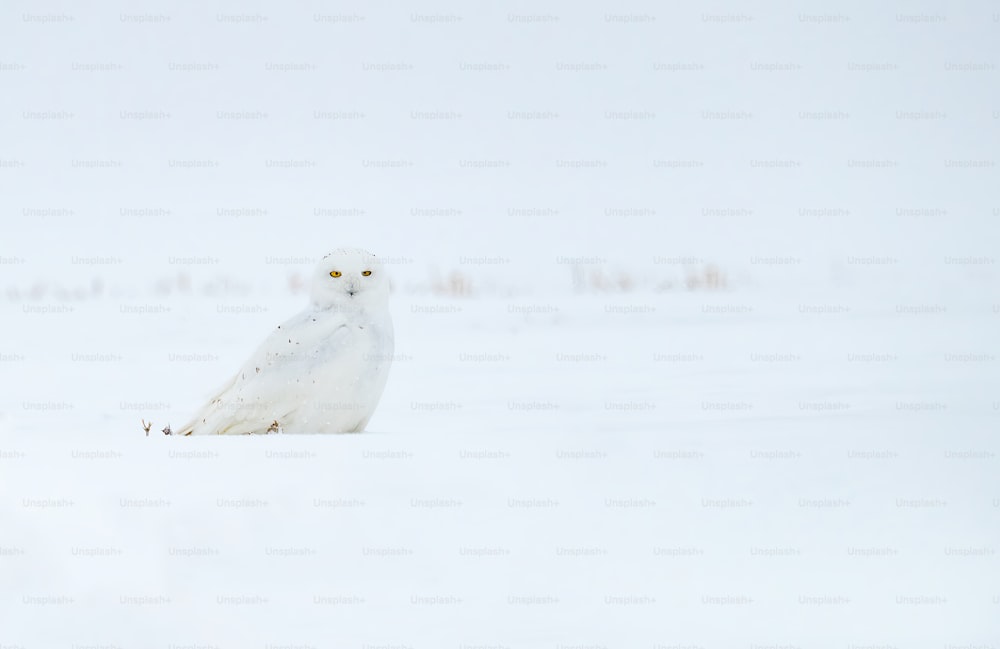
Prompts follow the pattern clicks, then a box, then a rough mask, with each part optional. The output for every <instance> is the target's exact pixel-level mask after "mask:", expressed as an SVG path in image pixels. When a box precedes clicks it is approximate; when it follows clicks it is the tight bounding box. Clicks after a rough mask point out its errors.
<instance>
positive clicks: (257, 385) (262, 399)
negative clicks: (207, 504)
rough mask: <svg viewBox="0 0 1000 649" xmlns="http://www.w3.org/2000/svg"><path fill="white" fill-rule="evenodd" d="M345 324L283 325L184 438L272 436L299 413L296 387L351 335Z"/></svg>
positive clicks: (304, 316)
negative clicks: (275, 427) (278, 424)
mask: <svg viewBox="0 0 1000 649" xmlns="http://www.w3.org/2000/svg"><path fill="white" fill-rule="evenodd" d="M346 332H347V329H346V325H345V319H344V318H343V317H342V316H338V315H336V314H323V315H322V316H320V315H317V314H316V313H315V312H312V311H305V312H303V313H300V314H299V315H297V316H295V317H293V318H291V319H290V320H288V321H286V322H284V323H282V324H281V325H279V326H278V327H277V328H276V329H275V330H274V331H272V332H271V334H270V335H269V336H268V337H267V338H266V339H265V340H264V342H263V343H261V345H260V346H259V347H258V348H257V351H255V352H254V353H253V355H252V356H251V357H250V358H249V360H247V362H246V363H245V364H244V366H243V367H242V369H240V371H239V372H237V373H236V375H235V376H234V377H233V378H232V379H230V380H229V381H228V382H227V383H226V384H225V385H224V386H223V387H222V388H221V389H220V390H219V392H218V393H217V394H216V395H215V396H214V397H212V399H210V400H209V402H208V403H207V404H205V406H204V407H203V408H202V409H201V411H200V412H199V413H198V414H197V415H196V416H195V418H194V419H193V420H192V421H191V422H190V423H188V424H187V425H186V426H184V427H183V428H181V429H180V430H179V431H178V432H177V433H176V434H178V435H192V434H194V435H224V434H232V435H239V434H248V433H265V432H268V428H269V426H270V424H271V423H272V422H274V421H277V422H280V421H281V420H282V419H283V418H284V417H285V416H286V415H287V414H288V413H289V412H290V411H291V409H293V408H295V407H297V399H296V383H297V380H298V379H299V378H300V377H302V376H304V375H306V374H307V373H308V370H309V367H310V366H312V365H314V364H316V363H317V362H329V353H330V350H335V349H337V347H338V344H339V341H340V339H341V338H342V337H344V336H345V335H346Z"/></svg>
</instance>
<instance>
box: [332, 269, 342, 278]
mask: <svg viewBox="0 0 1000 649" xmlns="http://www.w3.org/2000/svg"><path fill="white" fill-rule="evenodd" d="M330 277H340V271H339V270H331V271H330Z"/></svg>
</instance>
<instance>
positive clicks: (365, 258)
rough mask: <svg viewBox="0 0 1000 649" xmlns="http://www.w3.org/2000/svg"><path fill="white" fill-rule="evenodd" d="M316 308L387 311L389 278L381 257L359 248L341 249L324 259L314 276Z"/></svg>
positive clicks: (313, 290) (314, 302)
mask: <svg viewBox="0 0 1000 649" xmlns="http://www.w3.org/2000/svg"><path fill="white" fill-rule="evenodd" d="M312 281H313V284H312V302H313V305H314V306H315V307H316V308H319V309H329V308H344V309H363V308H385V307H386V305H387V304H388V302H389V278H388V277H386V276H385V272H384V271H383V269H382V264H381V263H379V260H378V257H376V256H375V255H373V254H372V253H370V252H368V251H367V250H362V249H360V248H338V249H336V250H334V251H333V252H331V253H330V254H328V255H327V256H326V257H323V261H321V262H320V263H319V265H318V266H317V267H316V271H315V273H314V274H313V280H312Z"/></svg>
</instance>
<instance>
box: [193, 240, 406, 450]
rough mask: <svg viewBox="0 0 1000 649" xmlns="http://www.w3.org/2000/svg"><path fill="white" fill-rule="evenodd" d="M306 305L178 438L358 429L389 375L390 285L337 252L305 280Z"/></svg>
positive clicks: (354, 257) (364, 256)
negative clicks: (308, 285)
mask: <svg viewBox="0 0 1000 649" xmlns="http://www.w3.org/2000/svg"><path fill="white" fill-rule="evenodd" d="M311 279H312V288H311V294H310V304H309V306H308V307H307V308H306V309H305V310H304V311H302V312H301V313H299V314H298V315H296V316H294V317H293V318H291V319H289V320H287V321H286V322H284V323H282V324H280V325H278V328H277V329H275V330H274V331H273V332H271V335H270V336H268V337H267V339H266V340H265V341H264V342H263V344H261V346H260V347H259V348H258V349H257V351H256V352H254V354H253V356H251V357H250V360H248V361H247V362H246V364H245V365H244V366H243V368H242V369H240V371H239V372H237V374H236V376H234V377H233V378H232V380H230V381H229V382H228V383H226V385H225V386H224V387H223V388H222V390H221V391H219V393H218V394H217V395H216V396H215V397H214V398H212V400H211V401H209V402H208V404H207V405H206V406H205V407H204V408H202V409H201V411H200V412H199V413H198V414H197V416H195V418H194V420H193V421H192V422H191V423H189V424H187V425H186V426H184V427H183V428H182V429H180V430H179V431H177V432H176V433H175V434H177V435H192V434H194V435H214V434H219V435H223V434H231V435H238V434H248V433H273V432H282V433H353V432H360V431H362V430H364V428H365V425H366V424H367V423H368V420H369V419H370V418H371V416H372V413H373V412H374V411H375V406H376V405H377V404H378V401H379V398H380V397H381V396H382V390H383V388H385V382H386V379H387V378H388V376H389V365H390V364H391V362H392V353H393V333H392V320H391V319H390V318H389V280H388V278H387V277H386V276H385V274H384V273H383V270H382V265H381V264H380V263H379V261H378V258H376V257H375V255H373V254H371V253H370V252H367V251H365V250H360V249H356V248H340V249H338V250H335V251H333V252H332V253H330V254H329V255H327V256H326V257H324V258H323V261H321V262H320V264H319V265H318V266H317V267H316V270H315V272H314V273H313V276H312V278H311Z"/></svg>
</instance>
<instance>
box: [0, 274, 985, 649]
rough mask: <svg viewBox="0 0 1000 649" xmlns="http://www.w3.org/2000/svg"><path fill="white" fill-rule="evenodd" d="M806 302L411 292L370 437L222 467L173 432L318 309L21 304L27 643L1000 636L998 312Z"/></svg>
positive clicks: (20, 622)
mask: <svg viewBox="0 0 1000 649" xmlns="http://www.w3.org/2000/svg"><path fill="white" fill-rule="evenodd" d="M810 296H811V298H812V299H811V300H806V298H807V297H810ZM798 298H801V300H799V299H796V297H795V296H790V295H787V294H781V295H774V294H768V293H766V292H756V293H754V292H751V291H748V292H744V293H737V292H731V293H725V294H711V293H696V292H692V293H673V294H653V293H649V294H644V295H642V294H631V295H627V296H619V297H612V298H610V299H609V298H608V297H607V296H599V295H598V296H595V295H582V296H576V297H572V296H570V297H562V298H558V299H556V298H552V297H551V296H550V298H549V299H542V298H539V297H535V298H531V299H524V298H517V299H508V298H503V299H501V298H487V297H480V298H469V299H453V298H440V297H437V298H435V297H431V296H416V297H414V296H406V295H397V296H394V299H393V311H394V317H395V318H396V329H397V332H398V333H399V337H398V341H397V355H398V358H397V363H396V366H395V367H394V369H393V373H392V375H391V378H390V382H389V386H388V388H387V390H386V393H385V396H384V397H383V401H382V404H381V406H380V408H379V410H378V412H377V414H376V417H375V418H374V419H373V420H372V422H371V426H370V429H371V430H370V432H368V433H365V434H361V435H343V436H328V437H320V438H316V437H313V436H307V437H296V436H279V435H271V436H267V437H260V438H243V437H238V438H224V439H215V438H212V439H192V438H177V437H165V436H163V435H162V434H160V433H158V432H157V429H158V428H160V427H162V426H163V425H164V424H166V423H167V422H171V423H173V422H176V421H180V420H181V419H183V418H185V417H186V416H187V414H188V413H189V412H190V410H191V409H192V408H195V407H196V406H197V404H198V403H200V401H201V400H202V399H203V398H204V396H205V394H206V393H207V392H208V391H210V390H211V389H212V388H213V387H214V385H215V384H216V383H218V382H219V381H221V380H223V379H224V378H225V374H226V373H227V372H228V371H230V370H231V368H233V367H237V366H238V363H239V362H240V361H241V360H242V358H243V356H244V355H245V354H246V353H247V350H252V349H253V343H254V342H255V341H256V340H257V338H258V337H259V336H260V335H263V334H264V333H266V332H267V331H268V330H269V328H270V326H271V320H273V319H275V318H278V317H280V316H279V314H280V313H281V312H282V311H283V310H285V309H290V308H293V307H294V306H295V305H296V304H298V302H299V301H300V300H301V299H303V298H302V296H298V297H291V296H288V297H285V298H284V299H280V300H277V303H276V304H275V306H273V308H272V307H270V306H269V307H268V308H269V310H268V311H267V312H264V313H250V314H244V315H240V316H234V315H231V314H229V313H228V312H224V313H219V312H218V309H216V308H215V307H216V305H217V304H219V302H218V301H217V300H215V299H213V298H205V297H188V298H175V299H171V300H168V301H165V302H164V303H165V304H169V305H170V309H171V310H170V312H164V313H147V314H141V315H139V314H131V313H128V314H126V313H121V308H120V304H119V303H116V302H109V301H108V300H103V301H101V300H97V301H92V302H91V301H88V302H83V303H80V304H78V305H77V306H76V307H75V308H74V311H72V312H70V313H66V314H49V315H48V316H41V317H40V316H39V315H37V314H28V313H23V312H22V313H18V312H17V309H16V308H15V307H14V306H12V305H9V304H8V305H5V313H4V317H5V322H7V323H8V325H7V326H8V327H11V328H12V329H13V333H14V334H15V336H16V337H18V338H19V339H29V338H30V337H31V336H32V335H33V339H34V340H35V341H36V345H35V346H32V345H26V346H25V347H23V349H22V352H21V353H22V354H23V358H22V359H20V360H15V361H10V362H7V363H5V364H4V365H3V366H2V371H3V373H4V377H3V380H4V383H5V385H8V386H9V389H8V391H7V393H6V394H5V396H4V409H3V410H4V412H5V418H4V420H3V421H4V426H5V428H6V430H7V432H6V433H5V434H4V443H3V447H2V449H3V454H2V459H0V462H2V465H0V466H2V472H0V480H2V491H0V493H2V494H3V497H2V499H0V502H2V504H3V509H2V510H0V511H2V512H3V514H2V515H3V518H4V524H3V526H2V529H3V530H4V534H3V537H2V538H3V542H2V544H0V549H2V555H0V561H2V562H3V565H4V574H5V575H7V581H6V583H7V584H8V585H7V586H5V587H4V588H3V589H2V591H0V600H2V605H3V607H4V609H6V610H7V611H13V612H14V613H15V614H14V615H11V616H10V619H8V620H7V621H6V622H5V624H4V628H5V637H6V638H7V640H6V642H7V643H8V644H10V643H13V644H15V645H20V646H25V647H28V646H61V645H67V644H76V645H80V646H84V645H89V644H92V643H96V644H110V645H114V646H120V647H125V646H168V647H169V646H175V647H181V646H190V645H195V646H203V645H204V646H218V647H223V646H233V647H239V646H256V645H260V644H261V643H263V644H264V645H265V646H274V647H277V646H311V647H326V646H329V647H334V646H338V647H339V646H357V647H376V646H408V647H422V646H426V647H440V646H459V647H461V646H467V647H472V646H505V647H554V646H564V647H569V646H607V647H615V646H664V647H666V646H701V647H710V646H732V645H733V643H734V642H737V641H739V642H744V643H745V642H749V643H751V644H755V645H760V646H765V645H775V644H776V645H797V646H807V645H808V646H829V647H843V646H848V645H851V644H854V645H865V644H890V645H894V646H914V647H924V646H926V647H932V646H941V645H942V644H946V643H952V644H961V643H962V642H963V641H969V642H972V641H976V640H982V639H984V638H988V637H991V635H992V634H993V633H994V632H995V631H996V626H995V622H994V621H993V620H995V616H994V615H993V613H994V609H995V607H996V603H995V597H996V592H995V584H996V580H995V575H996V572H995V561H996V555H995V549H996V538H997V531H998V526H997V517H996V511H997V503H998V501H997V492H996V452H997V450H998V449H997V441H996V418H997V406H996V402H995V394H996V388H997V378H996V373H995V371H992V369H991V367H992V363H991V362H982V361H974V360H968V359H965V360H957V359H958V358H964V357H957V356H954V355H955V354H957V353H959V352H960V351H961V350H969V349H984V348H987V346H988V344H989V343H990V341H991V340H992V337H991V336H992V332H993V330H994V329H993V328H994V327H995V318H996V316H995V314H993V313H991V312H990V311H988V310H984V309H982V308H980V307H977V304H976V303H975V302H963V301H962V300H959V299H953V300H951V301H949V302H946V303H943V304H942V305H943V306H945V307H947V317H948V320H947V321H944V320H943V319H942V317H941V314H940V313H939V314H934V313H924V314H911V313H898V312H896V308H895V304H896V302H899V300H897V301H896V302H894V301H892V300H891V299H886V298H885V297H884V296H868V297H867V298H865V297H864V296H863V295H862V294H861V293H858V292H854V293H853V294H847V293H841V294H839V295H837V294H836V293H834V292H831V293H828V294H826V295H825V296H824V298H823V299H822V300H817V299H816V295H815V293H809V294H808V295H801V296H798ZM268 300H270V298H268ZM259 301H260V302H264V301H265V300H264V299H263V298H261V299H260V300H259ZM903 303H908V302H903ZM800 304H806V305H815V304H824V305H827V306H836V305H840V306H844V307H848V310H847V311H845V312H840V313H837V312H833V313H815V312H809V311H807V312H801V311H800V309H799V305H800ZM743 306H750V307H752V309H751V310H747V309H743V308H740V307H743ZM119 314H120V315H119ZM88 322H107V323H109V325H110V326H108V327H106V328H104V329H88V328H86V325H85V323H88ZM944 322H947V326H943V323H944ZM81 330H84V331H86V333H87V336H86V338H84V337H83V336H76V335H74V333H73V332H74V331H81ZM204 331H208V332H210V334H209V336H208V337H207V338H206V337H205V336H204V335H202V334H200V333H198V332H204ZM59 332H62V334H63V335H59ZM44 336H49V338H47V340H46V342H45V344H44V345H43V344H41V343H40V342H37V341H40V340H41V338H42V337H44ZM83 340H86V341H87V346H86V347H81V345H82V342H83ZM82 350H90V351H93V352H95V353H98V354H100V353H102V352H104V351H108V352H109V353H111V352H113V353H114V356H113V357H111V358H109V359H106V360H82V359H83V358H84V356H83V355H82V354H83V352H82ZM74 354H76V355H77V357H76V359H75V360H74ZM87 358H92V357H87ZM96 358H103V357H102V356H98V357H96ZM949 358H951V360H948V359H949ZM43 368H44V371H43ZM31 403H43V404H44V403H49V404H57V405H58V404H64V405H68V406H69V407H67V408H65V409H57V406H52V408H51V409H49V410H37V409H30V410H28V409H24V408H23V407H21V408H19V407H18V406H19V405H21V404H31ZM140 418H144V419H146V420H152V421H153V422H154V426H153V429H152V431H151V432H150V435H149V436H148V437H146V436H145V435H144V434H143V432H142V430H141V427H140V424H139V419H140ZM45 598H55V599H52V600H47V599H45ZM59 598H69V600H68V601H69V603H65V601H66V600H61V599H59ZM43 602H45V603H43ZM60 602H62V603H60ZM56 619H57V620H59V623H58V624H45V621H46V620H56ZM386 621H391V622H388V623H386ZM151 638H155V639H156V641H155V643H154V642H153V641H152V640H150V639H151ZM151 643H152V644H151Z"/></svg>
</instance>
